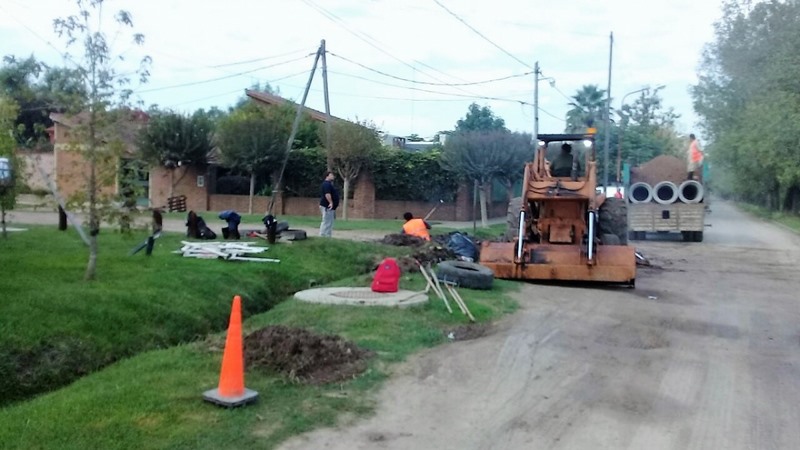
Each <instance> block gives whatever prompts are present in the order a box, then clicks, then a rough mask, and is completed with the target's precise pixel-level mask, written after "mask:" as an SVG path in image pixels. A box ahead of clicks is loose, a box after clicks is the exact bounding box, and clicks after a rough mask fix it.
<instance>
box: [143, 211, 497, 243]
mask: <svg viewBox="0 0 800 450" xmlns="http://www.w3.org/2000/svg"><path fill="white" fill-rule="evenodd" d="M402 213H403V212H399V213H398V218H397V219H396V220H392V219H348V220H343V219H342V218H341V216H340V214H339V213H337V215H338V216H339V217H337V218H336V222H335V223H334V225H333V231H334V233H335V232H336V230H369V231H382V232H385V233H386V234H389V233H399V232H400V231H401V230H402V229H403V222H404V221H403V219H402ZM199 214H200V216H202V217H203V220H205V221H206V223H207V224H208V226H209V227H211V229H213V230H217V229H219V228H221V227H223V226H225V222H223V221H222V220H220V219H218V217H217V216H218V215H219V212H214V211H203V212H201V213H199ZM240 214H241V216H242V223H241V225H239V229H240V230H249V229H261V228H264V224H263V223H262V222H261V219H263V218H264V214H242V213H240ZM148 217H149V216H148ZM164 217H165V218H170V219H180V220H185V219H186V213H165V214H164ZM143 220H145V219H140V220H139V222H142V221H143ZM278 221H280V222H287V223H288V224H289V227H290V228H314V227H319V222H320V218H319V217H317V216H280V217H278ZM429 222H430V223H431V226H432V233H434V234H445V233H450V232H453V231H461V232H463V233H467V234H469V235H475V236H478V237H483V238H487V237H493V236H499V235H501V234H503V233H504V232H505V229H506V225H505V224H495V225H491V226H489V227H488V228H481V226H480V221H478V223H477V227H475V229H474V230H473V227H472V224H470V225H469V226H468V227H466V228H449V227H440V226H439V225H438V224H439V222H438V221H437V220H436V219H435V218H433V219H430V221H429Z"/></svg>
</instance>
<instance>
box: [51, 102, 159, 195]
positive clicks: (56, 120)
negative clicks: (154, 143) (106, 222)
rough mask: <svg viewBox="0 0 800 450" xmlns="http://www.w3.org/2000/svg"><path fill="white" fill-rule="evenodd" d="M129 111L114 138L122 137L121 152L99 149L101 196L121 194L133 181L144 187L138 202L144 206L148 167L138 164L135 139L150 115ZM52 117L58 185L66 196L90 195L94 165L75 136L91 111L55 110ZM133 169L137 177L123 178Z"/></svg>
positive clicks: (52, 136) (105, 140) (55, 169)
mask: <svg viewBox="0 0 800 450" xmlns="http://www.w3.org/2000/svg"><path fill="white" fill-rule="evenodd" d="M125 114H126V117H125V120H123V121H121V122H120V123H119V124H118V125H117V128H116V131H115V133H116V134H117V135H116V136H115V137H114V140H116V139H119V142H120V143H121V145H122V149H121V152H120V153H119V154H116V155H113V156H112V155H108V154H107V153H105V152H107V149H104V148H103V147H102V146H101V147H100V148H99V149H98V155H99V160H98V165H97V176H98V186H99V187H100V189H99V192H100V194H101V195H109V196H113V195H118V194H119V193H120V192H121V191H122V190H123V188H124V184H125V183H126V182H129V183H131V184H135V185H137V186H138V187H139V188H140V189H139V192H140V198H138V199H137V202H138V203H139V204H140V205H143V204H146V203H147V198H148V195H147V190H148V187H149V186H148V183H147V168H146V167H141V166H137V167H134V165H135V161H137V158H136V153H137V151H136V145H135V139H136V134H137V133H138V131H139V130H140V129H141V128H142V127H143V126H145V125H146V124H147V120H148V116H147V114H146V113H144V112H143V111H138V110H127V111H125ZM50 119H51V120H52V121H53V126H51V127H50V128H48V129H47V132H48V134H49V136H50V142H51V143H52V144H53V164H52V171H53V174H52V175H54V182H55V185H56V188H57V189H58V192H59V193H60V195H61V196H62V197H63V198H65V199H70V198H76V197H80V196H82V195H86V192H87V190H88V180H89V167H90V166H89V164H88V163H87V161H86V155H85V154H84V153H83V147H82V146H81V145H80V144H78V143H76V142H75V141H74V137H75V136H74V135H75V133H76V132H77V131H76V128H77V127H80V126H82V125H83V124H84V123H85V122H86V120H87V113H79V114H76V115H67V114H62V113H51V114H50ZM100 139H101V144H104V143H107V142H108V141H110V139H103V137H102V136H101V137H100ZM106 156H108V157H106ZM129 170H133V171H134V172H135V173H136V174H137V176H135V177H125V179H122V178H121V177H120V173H121V172H123V171H129Z"/></svg>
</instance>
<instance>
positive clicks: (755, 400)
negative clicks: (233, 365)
mask: <svg viewBox="0 0 800 450" xmlns="http://www.w3.org/2000/svg"><path fill="white" fill-rule="evenodd" d="M707 220H708V221H709V222H710V225H711V227H710V228H707V230H706V237H707V239H706V240H705V242H703V243H683V242H674V241H660V242H652V241H646V242H643V243H637V246H638V247H639V248H640V250H641V251H642V252H644V253H645V254H646V255H647V256H648V257H649V258H650V259H651V260H652V261H653V262H654V263H655V265H656V266H657V267H655V268H648V269H644V270H641V271H640V272H639V276H638V280H637V288H636V289H620V288H611V287H590V286H557V285H538V284H527V283H521V286H520V287H521V288H520V291H519V292H518V293H516V294H515V295H516V298H517V300H518V301H519V303H520V305H521V308H520V310H519V311H518V312H517V313H516V314H515V315H513V316H511V317H508V318H506V319H504V320H502V321H501V322H499V323H497V324H495V325H494V327H493V328H492V330H491V331H490V332H489V334H488V335H487V336H485V337H483V338H480V339H476V340H470V341H462V342H454V343H451V344H448V345H444V346H441V347H438V348H435V349H431V350H429V351H427V352H424V353H422V354H419V355H417V356H415V357H413V358H411V359H410V360H408V361H407V362H405V363H403V364H401V365H398V366H397V367H396V370H395V373H394V376H393V377H392V378H391V380H390V381H389V382H388V383H387V384H386V385H385V387H384V388H383V389H382V390H381V391H380V392H379V393H378V394H377V402H378V408H377V413H376V414H375V415H374V416H372V417H370V418H366V419H361V420H354V419H349V420H348V421H347V422H345V423H342V424H340V426H338V427H336V428H328V429H322V430H317V431H315V432H312V433H308V434H306V435H302V436H298V437H296V438H293V439H292V440H290V441H288V442H286V443H285V444H284V445H283V446H282V447H280V448H282V449H318V448H326V449H342V450H344V449H408V448H420V449H434V448H435V449H525V448H551V449H575V448H591V449H598V448H599V449H620V448H631V449H634V448H637V449H638V448H648V449H662V448H663V449H689V448H698V449H706V448H726V449H750V448H800V428H798V427H797V426H795V424H797V423H800V384H798V383H797V380H798V379H800V351H799V350H800V325H799V324H800V301H798V296H797V292H798V291H800V280H799V279H798V277H797V276H796V274H797V265H798V262H800V239H799V238H798V237H797V235H794V234H791V233H787V232H786V231H784V230H782V229H781V228H779V227H776V226H773V225H771V224H768V223H765V222H761V221H758V220H755V219H752V218H750V217H748V216H746V215H744V214H742V213H740V212H738V211H737V210H735V209H734V208H733V207H731V206H729V205H727V204H725V203H723V202H717V203H716V204H715V209H714V212H713V214H711V215H709V217H708V219H707Z"/></svg>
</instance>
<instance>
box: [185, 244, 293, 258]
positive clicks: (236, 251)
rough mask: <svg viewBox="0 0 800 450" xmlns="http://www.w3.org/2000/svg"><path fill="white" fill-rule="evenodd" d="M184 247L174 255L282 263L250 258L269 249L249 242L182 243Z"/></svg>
mask: <svg viewBox="0 0 800 450" xmlns="http://www.w3.org/2000/svg"><path fill="white" fill-rule="evenodd" d="M181 244H183V247H181V249H180V250H176V251H174V252H173V253H180V254H182V255H183V257H184V258H200V259H218V258H221V259H224V260H226V261H256V262H275V263H277V262H281V260H279V259H273V258H254V257H250V256H243V255H251V254H257V253H263V252H265V251H267V250H268V249H269V247H259V246H256V245H252V244H251V243H249V242H190V241H181Z"/></svg>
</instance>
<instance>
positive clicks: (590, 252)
mask: <svg viewBox="0 0 800 450" xmlns="http://www.w3.org/2000/svg"><path fill="white" fill-rule="evenodd" d="M595 218H596V214H595V212H594V211H589V245H588V252H587V253H588V256H589V264H592V263H594V221H595Z"/></svg>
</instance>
